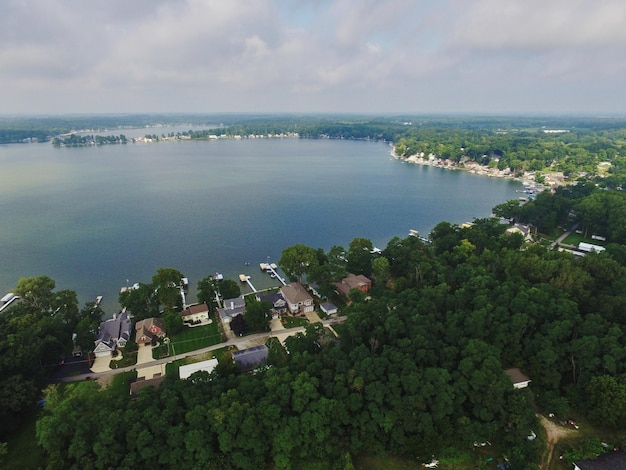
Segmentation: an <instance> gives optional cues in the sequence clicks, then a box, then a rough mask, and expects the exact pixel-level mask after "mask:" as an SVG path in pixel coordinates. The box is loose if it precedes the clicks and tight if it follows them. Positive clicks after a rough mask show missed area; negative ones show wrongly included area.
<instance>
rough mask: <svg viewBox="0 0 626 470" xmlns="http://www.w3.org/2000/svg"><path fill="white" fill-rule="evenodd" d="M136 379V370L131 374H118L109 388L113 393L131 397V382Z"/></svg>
mask: <svg viewBox="0 0 626 470" xmlns="http://www.w3.org/2000/svg"><path fill="white" fill-rule="evenodd" d="M136 378H137V371H136V370H133V371H130V372H122V373H121V374H117V375H115V376H114V377H113V379H112V380H111V383H110V384H109V386H108V388H109V389H110V390H111V391H113V393H116V394H119V395H122V396H128V395H130V382H131V381H132V380H134V379H136Z"/></svg>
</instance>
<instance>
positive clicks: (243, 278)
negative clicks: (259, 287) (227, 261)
mask: <svg viewBox="0 0 626 470" xmlns="http://www.w3.org/2000/svg"><path fill="white" fill-rule="evenodd" d="M239 280H240V281H241V282H245V283H247V284H248V287H250V289H252V292H256V288H255V287H254V286H253V285H252V283H251V282H250V276H246V275H245V274H240V275H239Z"/></svg>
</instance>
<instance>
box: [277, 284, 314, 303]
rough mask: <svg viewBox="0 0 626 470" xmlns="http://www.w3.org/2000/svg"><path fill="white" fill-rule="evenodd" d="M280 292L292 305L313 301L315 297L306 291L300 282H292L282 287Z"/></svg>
mask: <svg viewBox="0 0 626 470" xmlns="http://www.w3.org/2000/svg"><path fill="white" fill-rule="evenodd" d="M280 291H281V292H282V294H283V297H284V298H285V300H286V301H287V302H289V303H290V304H299V303H301V302H306V301H312V300H313V297H311V295H310V294H309V293H308V292H307V291H306V289H305V288H304V287H303V286H302V284H300V283H299V282H292V283H291V284H287V285H286V286H282V287H281V288H280Z"/></svg>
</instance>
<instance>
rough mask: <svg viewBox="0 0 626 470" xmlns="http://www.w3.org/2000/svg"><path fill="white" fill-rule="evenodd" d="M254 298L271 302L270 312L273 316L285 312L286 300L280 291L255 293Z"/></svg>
mask: <svg viewBox="0 0 626 470" xmlns="http://www.w3.org/2000/svg"><path fill="white" fill-rule="evenodd" d="M256 298H257V300H259V301H261V302H263V301H264V302H269V303H271V304H272V314H273V316H274V317H277V316H278V315H281V314H283V313H286V312H287V301H286V300H285V298H284V297H283V296H282V294H281V293H280V292H267V293H265V294H257V295H256Z"/></svg>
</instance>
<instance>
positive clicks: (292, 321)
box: [281, 316, 309, 328]
mask: <svg viewBox="0 0 626 470" xmlns="http://www.w3.org/2000/svg"><path fill="white" fill-rule="evenodd" d="M281 322H282V324H283V326H284V327H285V328H295V327H297V326H307V325H308V324H309V320H307V319H306V318H301V317H290V316H285V317H282V318H281Z"/></svg>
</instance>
